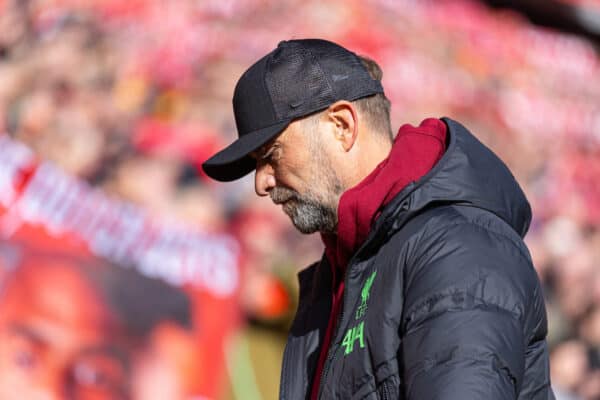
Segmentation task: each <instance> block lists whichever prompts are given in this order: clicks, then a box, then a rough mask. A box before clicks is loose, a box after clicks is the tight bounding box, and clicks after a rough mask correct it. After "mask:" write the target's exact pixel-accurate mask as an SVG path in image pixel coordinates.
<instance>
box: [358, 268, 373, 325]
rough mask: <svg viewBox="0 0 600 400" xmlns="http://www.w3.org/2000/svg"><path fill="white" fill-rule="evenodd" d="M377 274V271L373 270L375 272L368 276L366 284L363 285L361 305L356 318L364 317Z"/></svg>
mask: <svg viewBox="0 0 600 400" xmlns="http://www.w3.org/2000/svg"><path fill="white" fill-rule="evenodd" d="M376 275H377V271H373V273H372V274H371V275H370V276H369V277H368V278H367V280H366V281H365V284H364V285H363V288H362V291H361V292H360V297H361V299H360V305H359V306H358V309H357V310H356V319H359V318H362V317H364V315H365V313H366V312H367V301H368V300H369V296H370V294H371V286H373V281H374V280H375V276H376Z"/></svg>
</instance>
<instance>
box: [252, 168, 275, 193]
mask: <svg viewBox="0 0 600 400" xmlns="http://www.w3.org/2000/svg"><path fill="white" fill-rule="evenodd" d="M275 184H276V181H275V171H274V170H273V167H272V166H271V165H269V164H268V163H260V162H258V163H257V165H256V174H255V175H254V190H255V191H256V194H257V195H259V196H268V195H269V192H270V191H271V189H273V188H274V187H275Z"/></svg>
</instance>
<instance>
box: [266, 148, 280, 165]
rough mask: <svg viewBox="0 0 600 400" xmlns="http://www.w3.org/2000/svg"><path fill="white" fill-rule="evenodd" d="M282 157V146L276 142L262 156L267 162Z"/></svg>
mask: <svg viewBox="0 0 600 400" xmlns="http://www.w3.org/2000/svg"><path fill="white" fill-rule="evenodd" d="M280 158H281V148H280V147H279V146H278V145H276V144H274V145H273V146H271V148H269V150H267V152H266V153H265V154H264V155H263V156H262V159H263V160H265V161H267V162H276V161H279V159H280Z"/></svg>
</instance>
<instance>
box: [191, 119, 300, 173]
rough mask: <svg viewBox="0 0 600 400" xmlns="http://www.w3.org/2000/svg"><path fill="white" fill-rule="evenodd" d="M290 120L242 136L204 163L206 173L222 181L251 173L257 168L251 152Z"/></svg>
mask: <svg viewBox="0 0 600 400" xmlns="http://www.w3.org/2000/svg"><path fill="white" fill-rule="evenodd" d="M289 123H290V121H283V122H279V123H277V124H275V125H271V126H269V127H266V128H263V129H259V130H257V131H254V132H250V133H248V134H246V135H243V136H241V137H240V138H239V139H238V140H236V141H235V142H233V143H231V144H230V145H229V146H227V147H226V148H225V149H223V150H221V151H220V152H218V153H217V154H215V155H214V156H212V157H211V158H209V159H208V160H206V161H205V162H204V163H203V164H202V169H203V170H204V172H205V173H206V175H208V176H210V177H211V178H213V179H216V180H217V181H221V182H230V181H233V180H236V179H239V178H241V177H242V176H244V175H247V174H249V173H250V172H252V171H253V170H254V169H255V168H256V160H254V158H252V157H251V156H250V153H252V152H253V151H255V150H257V149H258V148H259V147H261V146H262V145H264V144H265V143H267V142H268V141H269V140H271V139H273V138H274V137H275V136H277V135H278V134H279V133H281V131H283V130H284V129H285V128H286V126H288V125H289Z"/></svg>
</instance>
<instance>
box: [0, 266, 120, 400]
mask: <svg viewBox="0 0 600 400" xmlns="http://www.w3.org/2000/svg"><path fill="white" fill-rule="evenodd" d="M45 262H46V263H51V262H52V261H50V260H46V261H45ZM126 349H127V347H126V343H125V338H124V336H123V335H122V334H121V333H120V327H119V326H118V324H117V323H116V321H115V319H114V318H113V317H112V316H111V315H110V312H109V310H108V309H107V307H106V306H105V305H104V304H103V302H102V300H101V299H100V297H99V296H98V294H97V292H96V290H95V289H94V288H93V287H91V285H90V284H89V283H88V282H86V280H85V279H84V278H83V276H82V275H81V273H80V272H78V271H77V269H75V268H73V267H72V266H69V265H66V264H63V265H60V264H56V265H52V266H49V265H45V266H42V265H34V264H29V265H24V266H23V267H21V268H19V270H18V271H16V272H15V273H14V274H13V275H11V276H10V277H8V280H7V281H6V282H5V286H4V290H3V293H2V295H1V299H0V399H2V400H4V399H16V398H19V399H23V400H28V399H67V398H72V399H90V400H102V399H116V400H118V399H125V398H127V397H126V393H127V379H128V377H127V374H128V365H127V363H128V353H127V350H126ZM17 393H18V396H17V397H15V394H17Z"/></svg>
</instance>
